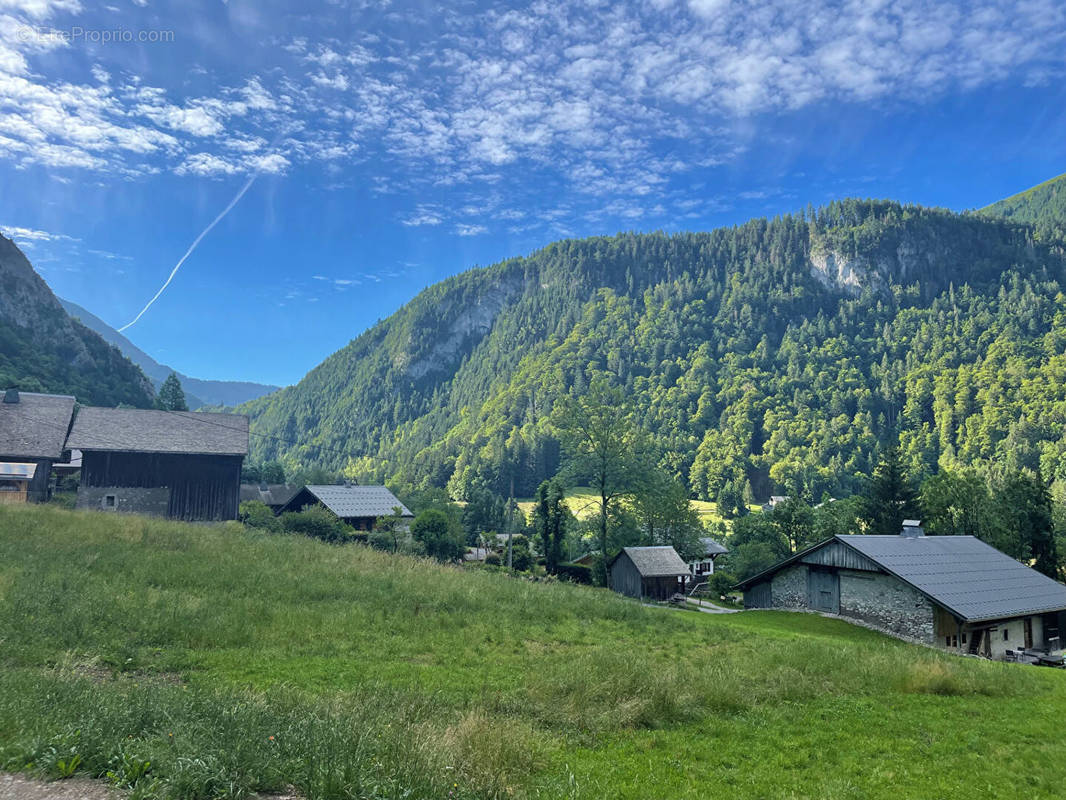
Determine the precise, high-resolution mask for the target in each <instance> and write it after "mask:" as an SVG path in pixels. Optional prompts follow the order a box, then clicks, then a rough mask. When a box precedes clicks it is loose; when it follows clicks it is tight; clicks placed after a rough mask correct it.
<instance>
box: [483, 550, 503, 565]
mask: <svg viewBox="0 0 1066 800" xmlns="http://www.w3.org/2000/svg"><path fill="white" fill-rule="evenodd" d="M485 563H486V564H487V565H488V566H490V567H498V566H500V565H501V564H502V563H503V561H502V560H501V559H500V556H499V554H497V553H489V554H488V555H487V556H485Z"/></svg>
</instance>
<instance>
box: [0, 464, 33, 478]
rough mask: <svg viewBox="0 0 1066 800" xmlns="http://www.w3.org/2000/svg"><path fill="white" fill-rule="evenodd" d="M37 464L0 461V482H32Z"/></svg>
mask: <svg viewBox="0 0 1066 800" xmlns="http://www.w3.org/2000/svg"><path fill="white" fill-rule="evenodd" d="M36 474H37V464H36V463H29V462H25V461H0V480H5V481H32V480H33V476H34V475H36Z"/></svg>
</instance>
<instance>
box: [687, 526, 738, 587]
mask: <svg viewBox="0 0 1066 800" xmlns="http://www.w3.org/2000/svg"><path fill="white" fill-rule="evenodd" d="M700 544H701V545H702V547H703V554H702V556H701V557H700V558H697V559H694V560H692V561H689V562H688V567H689V571H690V572H691V573H692V577H693V578H694V579H695V580H696V581H697V582H700V581H703V580H706V579H707V578H709V577H710V576H711V575H713V574H714V560H715V559H716V558H718V556H720V555H723V554H725V553H728V552H729V550H728V548H726V547H725V546H724V545H721V544H719V543H718V542H716V541H715V540H714V539H711V538H710V537H708V536H704V537H703V538H701V539H700Z"/></svg>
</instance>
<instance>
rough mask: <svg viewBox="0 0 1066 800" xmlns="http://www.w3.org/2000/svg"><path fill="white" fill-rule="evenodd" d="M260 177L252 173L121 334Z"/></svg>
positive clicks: (123, 327) (157, 296)
mask: <svg viewBox="0 0 1066 800" xmlns="http://www.w3.org/2000/svg"><path fill="white" fill-rule="evenodd" d="M258 177H259V171H258V170H256V171H255V172H253V173H252V176H251V177H250V178H249V179H248V180H247V181H245V182H244V186H242V187H241V190H240V191H239V192H237V194H236V196H235V197H234V198H233V199H232V200H230V201H229V205H228V206H226V207H225V208H224V209H222V213H221V214H219V215H218V216H217V217H215V218H214V220H212V222H211V224H210V225H208V226H207V227H206V228H204V229H203V231H202V232H201V233H200V235H199V236H197V237H196V240H195V241H194V242H193V243H192V244H191V245H189V249H188V250H186V251H185V255H183V256H182V257H181V260H180V261H179V262H178V263H177V264H175V265H174V269H172V270H171V271H170V277H169V278H167V282H166V283H164V284H163V285H162V287H160V289H159V291H158V292H156V293H155V297H153V298H152V299H151V300H149V301H148V304H147V305H146V306H145V307H144V308H142V309H141V313H140V314H138V315H137V316H135V317H134V318H133V320H132V321H131V322H127V323H126V324H125V325H123V326H122V327H121V328H119V329H118V330H119V332H120V333H121V332H122V331H124V330H126V328H128V327H130V325H133V324H134V323H135V322H137V320H139V319H140V318H141V317H143V316H144V312H145V311H147V310H148V309H149V308H151V307H152V303H154V302H155V301H156V300H158V299H159V295H161V294H163V292H164V291H166V288H167V287H168V286H170V282H171V281H172V280H174V276H175V275H177V274H178V270H179V269H181V265H182V264H184V263H185V259H187V258H188V257H189V256H191V255H192V251H193V250H195V249H196V246H197V245H199V244H200V242H201V241H202V240H203V238H204V237H205V236H207V234H209V233H210V232H211V229H212V228H214V227H215V226H216V225H218V223H219V222H221V221H222V218H223V217H224V216H226V215H227V214H228V213H229V212H230V211H232V210H233V207H234V206H235V205H237V203H238V202H240V199H241V198H242V197H244V193H245V192H247V191H248V190H249V189H250V188H252V184H253V183H255V179H256V178H258Z"/></svg>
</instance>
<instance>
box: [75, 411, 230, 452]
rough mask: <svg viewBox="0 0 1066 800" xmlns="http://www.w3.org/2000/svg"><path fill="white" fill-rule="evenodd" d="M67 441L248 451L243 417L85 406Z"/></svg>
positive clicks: (122, 447) (104, 446)
mask: <svg viewBox="0 0 1066 800" xmlns="http://www.w3.org/2000/svg"><path fill="white" fill-rule="evenodd" d="M67 447H71V448H77V449H79V450H116V451H123V452H133V453H184V454H202V455H234V456H243V455H247V454H248V417H246V416H244V415H242V414H208V413H204V412H200V411H153V410H142V409H136V408H95V407H92V406H90V407H87V408H82V409H80V410H79V411H78V416H77V417H76V418H75V420H74V427H73V429H72V430H71V432H70V437H69V438H68V439H67Z"/></svg>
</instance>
